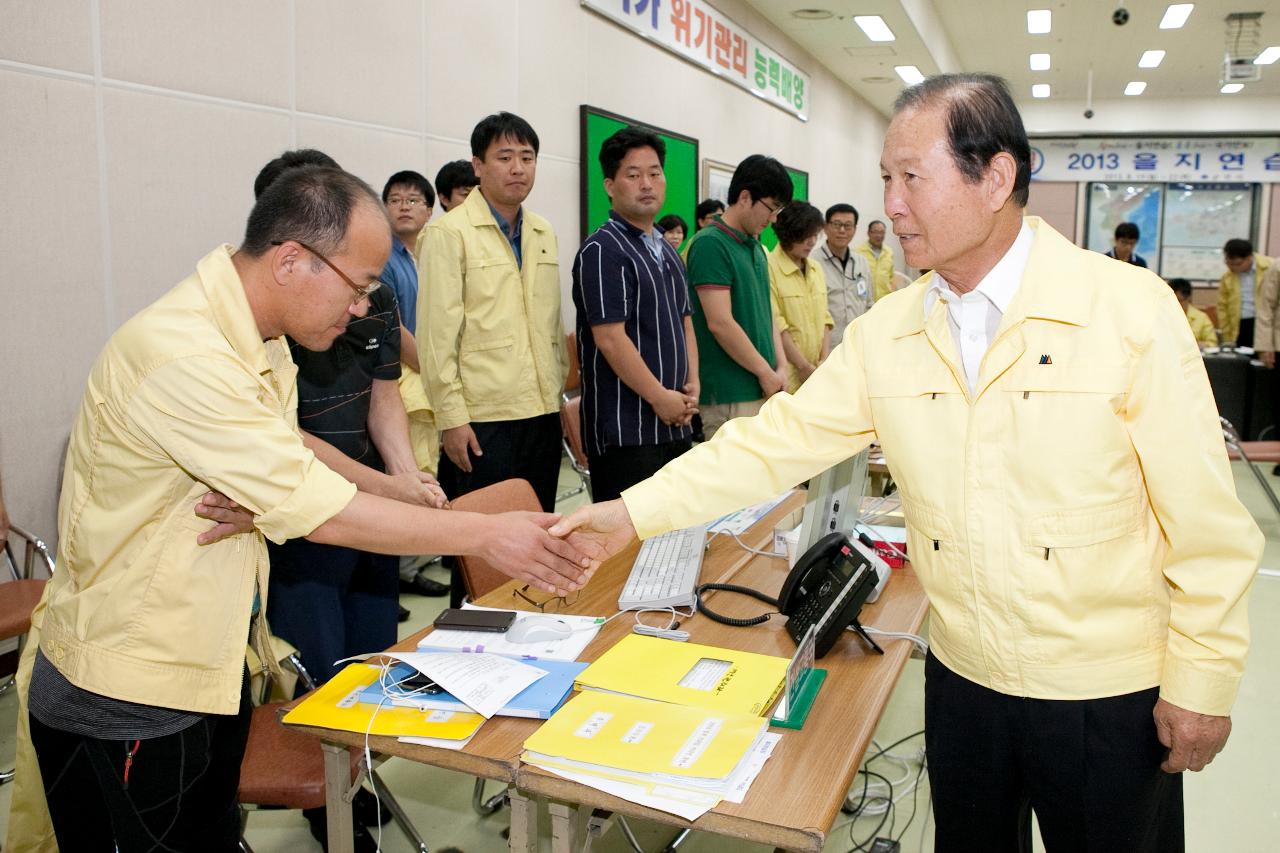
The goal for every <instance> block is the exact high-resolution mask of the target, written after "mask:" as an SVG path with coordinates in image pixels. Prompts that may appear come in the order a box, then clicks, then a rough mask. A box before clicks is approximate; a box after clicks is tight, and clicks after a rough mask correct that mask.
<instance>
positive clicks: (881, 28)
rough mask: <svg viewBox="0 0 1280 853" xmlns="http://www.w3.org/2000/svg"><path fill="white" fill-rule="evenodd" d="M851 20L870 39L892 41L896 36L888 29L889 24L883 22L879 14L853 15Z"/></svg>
mask: <svg viewBox="0 0 1280 853" xmlns="http://www.w3.org/2000/svg"><path fill="white" fill-rule="evenodd" d="M853 22H854V23H855V24H857V25H858V27H859V29H861V30H862V31H863V32H864V33H866V34H867V38H869V39H871V40H872V41H894V39H895V38H896V37H895V36H894V34H893V30H891V29H889V25H888V24H886V23H885V22H884V18H882V17H880V16H879V15H854V16H853Z"/></svg>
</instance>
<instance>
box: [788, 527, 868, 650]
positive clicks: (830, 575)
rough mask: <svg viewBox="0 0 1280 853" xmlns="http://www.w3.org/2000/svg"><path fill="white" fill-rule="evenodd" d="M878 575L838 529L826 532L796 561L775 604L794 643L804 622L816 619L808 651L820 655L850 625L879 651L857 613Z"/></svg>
mask: <svg viewBox="0 0 1280 853" xmlns="http://www.w3.org/2000/svg"><path fill="white" fill-rule="evenodd" d="M879 581H880V576H879V575H877V574H876V570H875V567H874V566H872V565H871V561H870V560H868V559H867V558H866V556H865V555H864V554H863V553H862V552H861V551H859V550H858V549H857V548H855V547H853V546H852V545H851V544H849V540H848V539H846V538H845V536H844V534H843V533H828V534H827V535H826V536H823V537H822V538H821V539H819V540H818V541H817V542H816V543H814V545H813V547H812V548H810V549H809V550H808V551H805V552H804V554H803V555H802V556H801V557H800V559H799V560H797V561H796V565H795V568H793V569H792V570H791V573H790V574H789V575H787V580H786V582H784V583H783V585H782V592H781V593H780V594H779V595H778V610H779V611H781V612H782V613H783V614H785V615H786V616H787V633H788V634H790V635H791V639H793V640H795V641H796V642H797V643H799V642H800V641H801V640H802V639H804V635H805V633H806V632H807V631H808V630H809V626H811V625H815V624H816V625H817V626H818V636H817V639H816V640H815V642H814V650H813V652H814V655H815V656H816V657H822V656H823V655H825V654H826V653H827V651H828V650H829V649H830V648H831V646H832V645H834V644H835V641H836V640H838V639H839V638H840V635H841V634H842V633H844V629H845V628H846V627H852V628H854V629H855V630H857V632H858V633H859V634H861V635H862V638H863V639H864V640H866V641H867V642H868V643H869V644H870V645H871V647H872V648H873V649H875V650H876V651H877V652H878V653H880V654H884V650H883V649H881V648H880V647H879V646H878V645H876V643H875V641H874V640H872V639H871V637H869V636H868V635H867V633H866V631H864V630H863V628H862V625H860V624H859V623H858V618H857V617H858V611H859V610H861V609H862V605H863V604H865V603H866V601H867V596H869V595H870V594H871V593H872V591H874V590H875V588H876V584H877V583H879ZM823 617H826V619H825V621H824V618H823Z"/></svg>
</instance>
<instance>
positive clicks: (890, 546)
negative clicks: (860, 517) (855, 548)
mask: <svg viewBox="0 0 1280 853" xmlns="http://www.w3.org/2000/svg"><path fill="white" fill-rule="evenodd" d="M854 527H861V528H862V529H863V530H864V531H866V533H867V535H869V536H871V537H872V538H873V539H874V538H875V537H876V536H878V535H879V534H878V533H877V532H876V531H875V530H873V529H872V528H871V527H870V526H868V525H866V524H864V523H862V522H861V521H855V522H854ZM881 541H882V542H884V544H885V546H886V547H888V549H889V550H890V551H892V552H893V553H894V554H896V555H897V556H898V557H900V558H902V559H903V560H905V559H907V555H906V553H905V552H904V551H901V550H899V549H898V546H897V545H894V544H893V543H892V542H890V541H889V540H888V539H883V540H881ZM873 550H874V549H873Z"/></svg>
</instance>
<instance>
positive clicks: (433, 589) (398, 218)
mask: <svg viewBox="0 0 1280 853" xmlns="http://www.w3.org/2000/svg"><path fill="white" fill-rule="evenodd" d="M468 168H469V167H468ZM382 203H383V204H384V205H386V207H387V216H388V217H389V218H390V219H391V230H392V231H394V232H395V235H396V239H394V240H392V241H391V257H390V258H389V259H388V260H387V268H386V269H384V270H383V271H382V280H383V281H385V282H386V283H387V285H388V286H390V287H391V289H392V290H394V291H395V293H396V303H397V305H398V306H399V308H400V400H401V402H403V403H404V410H405V414H407V415H408V416H409V443H410V445H411V446H412V448H413V457H414V460H415V461H416V462H417V463H418V470H420V471H425V472H426V473H428V474H430V475H432V476H433V477H434V476H435V473H436V468H437V466H438V465H439V463H440V431H439V430H438V429H436V418H435V414H434V413H433V412H432V410H431V401H430V400H429V399H428V398H427V390H426V388H425V387H424V386H423V383H422V376H421V375H420V374H419V373H418V342H417V340H416V339H415V338H414V335H415V334H417V330H418V264H417V261H415V260H414V253H415V251H416V250H417V245H418V237H419V235H421V233H422V229H423V228H424V227H425V226H426V224H427V220H429V219H430V218H431V212H432V210H433V209H434V208H435V203H436V193H435V190H433V189H432V188H431V182H430V181H428V180H427V179H426V177H425V176H424V175H421V174H419V173H417V172H414V171H412V170H408V169H406V170H404V171H400V172H396V173H395V174H394V175H392V176H391V177H390V178H387V183H386V184H385V185H384V186H383V188H382ZM434 560H435V556H434V555H422V556H419V555H407V556H404V557H401V558H400V590H401V591H402V592H409V593H416V594H418V595H429V596H439V595H445V594H446V593H448V592H449V585H448V584H443V583H441V582H440V581H437V580H433V579H432V578H429V577H427V570H426V566H427V565H428V564H430V563H431V562H433V561H434ZM408 617H409V611H408V610H406V609H405V608H403V607H401V608H400V621H401V622H404V621H405V620H406V619H407V618H408Z"/></svg>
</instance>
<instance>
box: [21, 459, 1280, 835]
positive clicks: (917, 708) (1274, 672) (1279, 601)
mask: <svg viewBox="0 0 1280 853" xmlns="http://www.w3.org/2000/svg"><path fill="white" fill-rule="evenodd" d="M1235 474H1236V484H1237V488H1238V489H1239V491H1240V496H1241V499H1242V500H1243V501H1244V502H1245V504H1246V505H1247V506H1248V507H1249V508H1250V509H1251V510H1252V511H1253V512H1254V514H1255V517H1257V518H1258V519H1259V520H1260V521H1259V523H1260V525H1261V526H1262V530H1263V532H1264V533H1265V534H1266V536H1267V549H1266V553H1265V555H1264V557H1263V561H1262V565H1263V568H1264V569H1277V570H1280V519H1277V517H1276V515H1275V513H1274V512H1273V511H1272V510H1271V507H1270V504H1268V503H1267V502H1266V500H1265V498H1264V497H1263V495H1262V493H1261V491H1260V490H1259V488H1258V485H1257V483H1255V482H1254V480H1253V478H1252V477H1251V476H1250V474H1249V473H1248V472H1247V471H1246V470H1245V469H1244V468H1243V467H1241V466H1240V463H1235ZM1271 481H1272V483H1273V486H1274V487H1275V488H1277V489H1280V478H1274V477H1273V478H1271ZM575 482H576V478H575V477H574V476H573V475H572V474H571V473H570V472H567V471H566V472H565V473H564V474H563V475H562V486H561V488H562V489H564V488H567V487H568V486H569V485H572V484H574V483H575ZM582 500H583V498H582V497H581V496H579V497H575V498H571V499H569V500H568V501H566V502H565V503H564V504H563V505H562V507H561V508H562V509H564V508H569V507H572V506H576V505H578V503H580V502H581V501H582ZM431 573H432V574H433V575H435V576H438V577H440V578H441V579H443V577H442V572H441V571H440V570H439V569H433V570H432V572H431ZM401 603H402V604H404V605H405V606H406V607H408V608H409V609H410V610H411V611H412V612H413V618H412V619H411V620H410V621H409V622H407V623H405V624H404V625H402V626H401V634H402V636H404V635H408V634H410V633H413V632H415V631H417V630H419V629H420V628H422V627H423V626H425V625H427V624H428V623H430V621H431V620H432V619H433V618H434V617H435V614H436V613H437V612H438V611H439V610H440V608H442V607H443V606H444V604H445V601H444V599H440V598H420V597H418V596H404V597H403V598H402V599H401ZM1250 613H1251V616H1252V625H1253V645H1252V650H1251V652H1250V656H1249V663H1248V668H1247V670H1246V674H1245V678H1244V683H1243V685H1242V687H1241V691H1240V697H1239V700H1238V701H1237V703H1236V707H1235V711H1234V715H1233V724H1234V730H1233V732H1232V735H1231V741H1230V743H1229V744H1228V745H1227V749H1226V751H1225V752H1224V753H1223V754H1222V755H1220V756H1219V757H1218V759H1217V760H1216V761H1214V763H1213V764H1212V765H1211V766H1210V767H1209V768H1208V769H1207V770H1206V771H1204V772H1203V773H1189V774H1187V776H1186V781H1185V786H1186V787H1185V791H1186V814H1187V850H1188V851H1192V853H1198V852H1199V851H1227V850H1230V851H1233V853H1254V851H1257V853H1264V851H1265V853H1270V851H1274V850H1276V849H1278V848H1280V796H1278V794H1280V791H1278V790H1277V785H1276V783H1275V781H1274V780H1275V778H1276V777H1275V775H1274V774H1275V772H1276V768H1277V767H1280V738H1278V737H1277V734H1276V723H1277V721H1280V713H1278V712H1277V710H1276V709H1277V707H1280V577H1269V576H1264V575H1260V576H1259V577H1258V580H1257V583H1255V585H1254V589H1253V595H1252V598H1251V602H1250ZM922 690H923V666H922V664H921V663H920V662H919V661H910V662H909V663H908V664H907V668H906V671H905V672H904V674H903V678H902V680H901V682H900V683H899V685H898V688H897V690H896V691H895V692H894V694H893V697H892V699H891V700H890V703H889V707H888V709H887V710H886V712H885V715H884V717H883V718H882V719H881V721H880V725H879V728H878V729H877V730H876V740H877V741H878V742H879V743H880V744H881V745H885V746H887V745H888V744H890V743H892V742H893V741H895V740H897V739H898V738H900V737H903V736H905V735H909V734H911V733H913V732H916V731H918V730H919V729H920V728H922V725H923V721H924V709H923V692H922ZM15 705H16V703H15V701H14V699H13V697H12V691H9V692H8V693H6V694H5V695H3V696H0V767H5V768H7V767H10V766H12V759H13V723H12V721H13V719H14V715H15ZM921 746H922V739H920V738H916V739H914V740H912V741H909V742H908V743H906V744H904V745H903V746H901V747H899V748H897V749H895V750H894V751H895V752H900V753H903V754H904V755H912V754H914V753H915V751H916V750H918V749H919V748H920V747H921ZM914 766H918V765H914ZM914 766H913V767H914ZM872 769H874V770H876V771H877V772H879V773H881V774H883V775H885V776H887V777H889V778H890V779H891V780H894V781H895V782H896V781H897V780H899V779H903V778H905V777H906V776H907V774H908V770H907V769H906V768H904V767H903V766H901V765H897V764H894V763H892V762H889V761H884V760H881V761H878V762H876V764H875V765H873V767H872ZM380 772H381V774H382V777H383V779H384V781H385V782H386V784H387V785H388V786H389V787H390V788H391V789H392V790H393V791H394V792H395V794H396V796H397V798H398V799H399V800H400V803H401V804H402V805H403V806H404V807H405V808H406V810H407V811H408V812H409V815H410V817H411V818H412V819H413V821H414V822H415V823H416V824H417V826H418V828H419V830H420V831H421V832H422V833H423V835H424V836H425V837H426V839H427V843H428V844H429V845H430V846H431V848H432V849H433V850H436V849H439V848H442V847H446V846H449V845H453V846H456V847H460V848H462V849H463V850H464V851H466V852H467V853H480V851H499V850H501V849H504V848H505V842H504V841H503V840H502V838H501V835H500V833H501V831H502V829H503V828H504V827H505V826H506V823H507V814H506V812H505V810H504V811H500V812H498V813H497V814H495V815H493V816H492V817H488V818H482V817H479V816H477V815H476V814H475V813H474V812H473V811H472V810H471V806H470V802H471V790H472V785H473V781H472V779H471V778H470V777H468V776H463V775H461V774H458V773H451V772H448V771H444V770H436V769H433V768H430V767H424V766H422V765H418V764H412V763H409V762H405V761H398V760H393V761H390V762H388V763H387V764H385V765H384V766H383V768H382V770H381V771H380ZM765 772H768V770H767V769H766V771H765ZM813 772H821V771H820V768H813ZM911 777H912V778H914V772H912V773H911ZM11 790H12V786H11V785H5V786H3V787H0V835H3V829H4V827H5V825H6V821H7V816H8V811H9V795H10V791H11ZM490 790H491V791H496V790H497V787H496V785H491V786H490ZM899 790H901V788H899ZM860 792H861V783H859V785H858V786H856V787H855V793H860ZM928 794H929V791H928V782H927V777H926V780H922V783H921V785H920V788H919V790H918V791H917V797H918V799H917V810H916V815H915V819H914V820H913V821H912V822H911V825H910V827H909V828H908V829H907V831H906V834H905V835H904V836H903V837H902V844H903V848H902V849H903V851H904V853H906V851H923V850H931V849H932V848H933V837H932V823H929V825H928V828H926V816H927V814H928V810H927V805H928ZM911 807H912V798H911V796H910V795H908V796H906V797H905V798H903V799H902V800H901V801H900V802H899V803H898V804H897V807H896V816H895V817H894V818H893V835H894V837H897V836H898V835H899V833H901V832H902V830H903V827H904V826H905V825H906V822H907V817H908V815H909V814H910V813H911ZM543 818H544V819H543V820H542V822H541V823H542V826H543V834H544V836H545V835H546V834H547V826H546V825H547V822H548V821H547V820H546V817H545V811H544V812H543ZM846 820H847V818H845V817H843V816H842V817H841V818H840V820H838V821H837V827H838V828H837V829H835V830H833V832H832V833H831V836H830V839H829V841H828V844H827V848H826V849H827V850H828V851H837V850H838V851H847V850H849V849H850V848H852V847H853V846H854V845H855V844H857V843H859V842H863V841H864V840H865V839H867V838H868V837H869V836H870V835H872V833H873V831H874V830H875V829H876V826H877V824H878V823H879V822H880V820H881V817H880V816H873V817H867V818H862V819H860V820H858V821H856V822H855V823H853V824H851V825H844V824H845V822H846ZM632 826H633V828H634V829H635V831H636V834H637V836H638V837H639V840H640V843H641V845H642V846H643V848H644V849H645V850H646V851H658V850H661V849H662V848H663V847H664V846H665V845H666V844H667V842H668V841H670V840H671V838H673V837H674V835H675V832H674V830H672V829H670V828H668V827H664V826H659V825H656V824H648V823H644V822H634V823H633V824H632ZM889 829H890V825H889V823H887V822H886V823H885V824H884V826H883V827H882V828H881V829H880V830H879V833H878V834H879V835H887V834H888V831H889ZM851 837H852V840H851ZM247 839H248V841H249V843H250V844H251V845H252V846H253V849H254V850H255V851H257V853H286V851H287V853H295V852H296V851H318V850H319V849H320V846H319V845H318V844H316V843H315V842H314V841H313V840H312V838H311V836H310V834H309V833H308V832H307V826H306V823H305V821H303V819H302V817H301V816H300V815H299V814H298V813H296V812H259V813H255V814H254V815H253V816H252V817H251V818H250V820H249V831H248V834H247ZM867 846H869V844H868V845H867ZM383 849H384V850H386V851H388V853H401V852H402V851H409V850H410V849H411V848H410V846H409V844H408V841H407V840H406V839H405V837H404V835H403V834H401V833H400V831H399V830H398V829H397V828H396V827H395V825H394V824H388V825H387V826H386V827H384V830H383ZM543 849H544V850H549V849H550V841H549V839H548V838H544V839H543ZM593 849H595V850H599V851H605V853H615V851H616V853H622V851H627V850H629V849H630V848H629V846H628V845H627V844H626V843H625V841H624V839H623V838H622V836H621V833H619V832H618V831H617V830H614V831H613V832H611V833H610V834H609V835H608V836H606V838H605V839H604V840H603V841H602V843H600V844H599V845H597V846H596V847H595V848H593ZM680 849H681V850H683V851H688V853H709V851H732V852H733V853H755V851H762V853H765V851H767V848H765V847H762V846H760V845H752V844H747V843H744V842H739V841H734V840H729V839H723V838H717V837H715V836H709V835H701V834H696V833H695V834H694V835H692V836H690V838H689V840H688V841H687V842H686V843H685V844H683V845H682V846H681V848H680ZM863 849H865V847H864V848H863Z"/></svg>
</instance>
